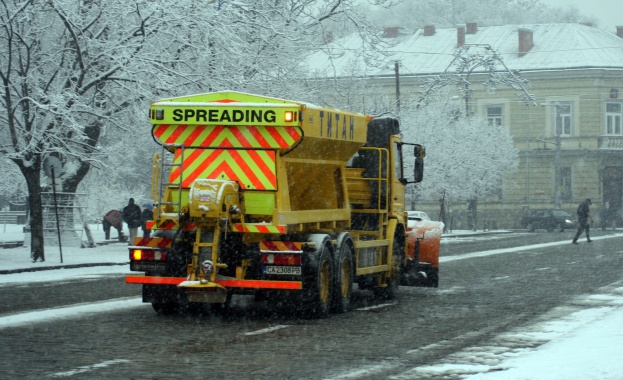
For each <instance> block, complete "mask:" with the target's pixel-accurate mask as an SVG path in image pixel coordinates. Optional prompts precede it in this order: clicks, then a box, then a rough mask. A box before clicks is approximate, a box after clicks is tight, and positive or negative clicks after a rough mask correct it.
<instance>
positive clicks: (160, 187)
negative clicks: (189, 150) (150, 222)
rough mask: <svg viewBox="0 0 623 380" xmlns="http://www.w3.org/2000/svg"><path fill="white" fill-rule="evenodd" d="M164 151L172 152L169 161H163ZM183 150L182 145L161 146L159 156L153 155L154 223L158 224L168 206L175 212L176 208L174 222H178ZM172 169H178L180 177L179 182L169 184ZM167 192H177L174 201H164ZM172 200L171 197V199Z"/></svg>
mask: <svg viewBox="0 0 623 380" xmlns="http://www.w3.org/2000/svg"><path fill="white" fill-rule="evenodd" d="M165 150H167V151H172V152H173V157H172V158H171V160H170V161H169V160H166V159H165ZM178 150H179V160H178V161H177V162H176V161H175V153H177V151H178ZM184 150H185V147H184V145H183V144H173V145H164V144H163V145H162V152H161V154H160V156H159V155H158V154H156V155H154V161H153V166H152V174H153V175H152V182H153V183H152V196H153V199H154V200H156V201H157V203H156V213H155V217H156V222H157V223H158V222H160V220H162V219H163V215H162V214H163V213H164V209H165V208H167V206H170V207H171V208H172V209H174V210H175V208H176V207H177V217H176V220H177V221H178V222H179V220H180V217H181V214H182V184H183V183H184V170H183V164H184V153H185V152H184ZM173 168H179V170H180V175H179V181H177V182H169V178H170V176H171V170H172V169H173ZM167 189H169V191H174V190H177V197H176V199H165V195H166V193H167ZM171 198H173V197H171Z"/></svg>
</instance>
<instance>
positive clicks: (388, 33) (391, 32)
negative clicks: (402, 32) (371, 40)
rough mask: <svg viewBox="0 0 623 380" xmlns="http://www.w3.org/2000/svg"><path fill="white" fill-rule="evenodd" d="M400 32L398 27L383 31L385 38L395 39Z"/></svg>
mask: <svg viewBox="0 0 623 380" xmlns="http://www.w3.org/2000/svg"><path fill="white" fill-rule="evenodd" d="M398 30H399V28H398V27H397V26H390V27H388V28H385V30H384V31H383V37H386V38H394V37H396V36H398Z"/></svg>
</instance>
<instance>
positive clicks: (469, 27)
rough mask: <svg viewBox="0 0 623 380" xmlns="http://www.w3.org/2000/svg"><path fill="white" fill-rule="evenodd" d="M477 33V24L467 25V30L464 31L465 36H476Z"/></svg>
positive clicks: (469, 23) (470, 23)
mask: <svg viewBox="0 0 623 380" xmlns="http://www.w3.org/2000/svg"><path fill="white" fill-rule="evenodd" d="M477 31H478V23H476V22H468V23H467V30H466V33H467V34H476V32H477Z"/></svg>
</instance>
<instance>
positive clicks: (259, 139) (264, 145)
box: [249, 126, 271, 148]
mask: <svg viewBox="0 0 623 380" xmlns="http://www.w3.org/2000/svg"><path fill="white" fill-rule="evenodd" d="M249 132H251V135H253V137H255V139H256V140H257V142H258V144H260V146H261V147H262V148H270V147H271V146H270V144H269V143H268V141H266V139H265V138H264V136H262V134H261V133H260V131H258V130H257V127H254V126H249Z"/></svg>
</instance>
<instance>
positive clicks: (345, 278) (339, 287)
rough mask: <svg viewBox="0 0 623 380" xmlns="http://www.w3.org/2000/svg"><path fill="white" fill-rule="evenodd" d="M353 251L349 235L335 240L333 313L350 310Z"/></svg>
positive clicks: (353, 266)
mask: <svg viewBox="0 0 623 380" xmlns="http://www.w3.org/2000/svg"><path fill="white" fill-rule="evenodd" d="M354 257H355V249H354V244H353V240H352V238H351V236H350V234H349V233H344V234H340V236H338V238H337V252H336V254H335V272H334V273H335V283H334V286H333V311H335V312H336V313H345V312H347V311H348V309H349V308H350V303H351V300H352V297H353V279H354V276H355V273H354V269H355V265H354Z"/></svg>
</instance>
